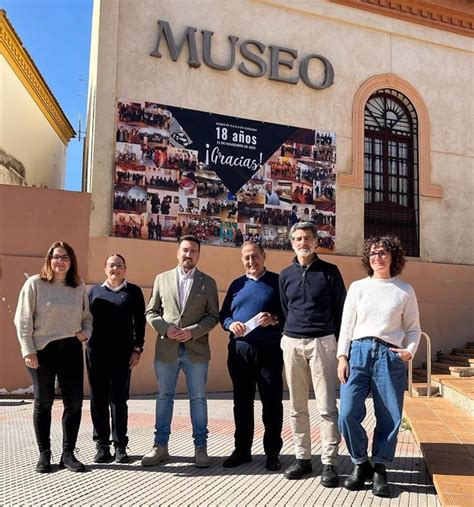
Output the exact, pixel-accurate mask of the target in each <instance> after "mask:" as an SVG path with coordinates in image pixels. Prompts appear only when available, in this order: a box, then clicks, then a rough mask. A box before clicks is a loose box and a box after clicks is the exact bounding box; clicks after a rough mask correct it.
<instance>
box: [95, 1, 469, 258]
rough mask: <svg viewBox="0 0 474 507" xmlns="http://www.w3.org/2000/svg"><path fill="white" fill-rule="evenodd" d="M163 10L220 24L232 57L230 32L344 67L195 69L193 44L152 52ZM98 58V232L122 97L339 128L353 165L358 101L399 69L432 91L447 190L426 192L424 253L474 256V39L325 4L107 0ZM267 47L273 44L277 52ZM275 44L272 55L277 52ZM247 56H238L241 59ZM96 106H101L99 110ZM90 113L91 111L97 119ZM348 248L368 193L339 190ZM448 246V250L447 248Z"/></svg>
mask: <svg viewBox="0 0 474 507" xmlns="http://www.w3.org/2000/svg"><path fill="white" fill-rule="evenodd" d="M158 19H163V20H166V21H168V22H169V23H170V25H171V28H172V30H173V33H174V35H175V37H176V38H178V37H181V34H182V33H183V31H184V29H185V27H186V26H194V27H196V28H198V37H197V40H198V41H199V42H198V48H200V37H199V30H201V29H209V30H213V31H214V32H215V33H214V37H213V56H214V57H215V59H217V60H218V59H219V57H222V58H223V59H224V60H225V59H226V57H227V49H228V41H227V40H226V37H227V36H228V35H231V34H232V35H236V36H238V37H240V40H241V41H242V40H246V39H257V40H259V41H261V42H263V43H264V44H266V45H267V46H268V45H270V44H275V45H281V46H284V47H290V48H294V49H297V50H298V52H299V54H300V55H305V54H309V53H315V52H317V53H320V54H322V55H324V56H326V57H327V58H328V59H329V60H330V61H331V63H332V64H333V66H334V69H335V82H334V85H333V86H332V87H330V88H329V89H326V90H323V91H315V90H312V89H310V88H308V87H306V86H305V85H304V84H303V83H302V82H300V83H298V84H297V85H295V86H292V85H288V84H284V83H277V82H275V81H269V80H268V79H266V78H260V79H252V78H248V77H246V76H244V75H242V74H240V73H239V72H238V71H237V70H236V68H235V67H234V69H232V70H230V71H226V72H223V71H216V70H213V69H210V68H208V67H207V66H205V65H204V64H203V65H202V66H201V67H200V68H197V69H191V68H190V67H189V66H188V65H187V63H186V60H187V52H186V50H184V51H183V53H184V54H182V55H181V57H180V59H179V60H178V62H173V61H172V60H171V58H170V57H169V56H168V55H167V49H166V47H165V44H162V46H161V48H162V52H163V53H164V55H165V56H164V57H163V58H161V59H157V58H152V57H150V56H149V53H150V52H151V51H152V50H153V49H154V46H155V43H156V36H157V25H156V22H157V20H158ZM94 27H95V29H96V30H97V33H95V34H94V36H93V46H94V45H95V47H93V49H92V51H93V52H96V55H97V58H94V59H93V60H92V61H91V69H90V70H91V79H92V82H93V83H94V93H95V95H94V97H93V99H92V100H91V103H92V106H93V108H92V109H91V112H93V114H94V119H93V121H91V129H93V130H91V132H93V134H94V139H93V142H94V146H93V148H92V150H91V152H90V164H89V167H88V171H89V174H90V180H89V186H88V190H89V191H91V192H92V199H93V203H94V211H93V214H92V217H91V233H92V235H94V236H104V235H108V234H109V231H110V221H111V205H112V197H111V194H112V184H111V182H112V172H113V168H114V164H113V154H114V143H115V140H114V113H115V99H116V98H117V97H122V98H128V99H131V100H132V99H135V100H138V101H145V100H151V101H156V102H161V103H164V104H169V105H175V106H182V107H186V108H191V109H198V110H203V111H213V112H217V113H220V114H226V115H235V116H240V117H246V118H251V119H256V120H264V121H269V122H275V123H282V124H288V125H298V126H301V127H306V128H324V129H326V130H329V131H335V132H336V135H337V157H338V162H337V170H338V172H342V173H350V172H351V170H352V110H351V108H352V103H353V99H354V95H355V94H356V92H357V90H358V88H359V87H360V86H361V85H362V83H363V82H364V81H365V80H366V79H368V78H370V77H372V76H375V75H378V74H383V73H394V74H396V75H397V76H399V77H401V78H403V79H405V80H406V81H408V82H409V83H410V84H411V85H413V86H414V87H415V89H416V90H417V91H418V92H419V93H420V95H421V96H422V98H423V100H424V102H425V104H426V106H427V108H428V112H429V118H430V126H431V131H432V136H431V140H430V142H431V158H432V166H433V182H434V183H437V184H441V185H442V186H443V189H444V192H445V193H444V196H443V197H442V198H432V197H421V198H420V223H421V228H420V243H421V245H420V246H421V259H423V260H427V261H434V262H447V263H467V264H469V263H472V262H473V255H472V251H473V246H474V240H473V238H474V235H473V228H472V227H471V225H470V219H469V217H470V216H472V215H473V214H474V205H473V201H472V199H470V198H469V195H471V194H472V191H473V189H474V185H473V161H474V152H473V150H474V143H473V135H474V134H473V132H474V129H473V118H474V114H473V113H474V111H473V103H474V100H473V99H474V95H473V91H472V86H471V84H472V82H473V78H474V75H473V45H472V40H471V39H469V38H468V37H464V36H461V35H456V34H453V33H449V32H444V31H442V30H437V29H434V28H429V27H424V26H420V25H416V24H414V23H408V22H404V21H400V20H396V19H392V18H388V17H384V16H379V15H376V14H372V13H368V12H364V11H359V10H357V9H352V8H348V7H341V6H339V5H335V4H331V3H328V2H322V1H312V0H311V1H310V0H301V1H299V2H291V3H288V2H284V1H276V0H275V1H264V0H254V1H252V0H233V1H232V2H221V1H218V0H201V1H200V2H199V3H198V4H196V2H194V1H193V0H179V1H176V2H168V1H166V0H142V2H141V3H140V7H137V4H136V2H134V1H133V0H117V1H116V0H100V1H97V2H96V6H95V11H94ZM267 53H268V50H267ZM267 53H265V55H266V56H265V57H267V56H268V54H267ZM238 62H239V57H238V56H237V61H236V65H237V64H238ZM94 107H95V109H94ZM90 120H91V118H90ZM336 206H337V226H336V227H337V230H336V233H337V239H336V241H337V243H336V248H337V252H338V253H339V254H344V255H355V254H358V253H360V250H361V243H362V240H363V216H364V215H363V213H364V204H363V192H362V190H358V189H353V188H348V187H341V186H340V185H339V186H338V188H337V202H336ZM447 245H449V248H447Z"/></svg>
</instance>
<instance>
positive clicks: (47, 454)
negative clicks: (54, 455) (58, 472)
mask: <svg viewBox="0 0 474 507" xmlns="http://www.w3.org/2000/svg"><path fill="white" fill-rule="evenodd" d="M36 471H37V472H38V473H40V474H49V472H51V451H49V450H48V451H41V452H40V456H39V459H38V463H37V464H36Z"/></svg>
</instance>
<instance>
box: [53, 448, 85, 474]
mask: <svg viewBox="0 0 474 507" xmlns="http://www.w3.org/2000/svg"><path fill="white" fill-rule="evenodd" d="M59 468H67V469H68V470H69V471H71V472H85V471H86V467H85V466H84V465H83V464H82V463H81V462H80V461H78V460H77V459H76V456H74V453H73V452H71V451H63V455H62V456H61V461H60V462H59Z"/></svg>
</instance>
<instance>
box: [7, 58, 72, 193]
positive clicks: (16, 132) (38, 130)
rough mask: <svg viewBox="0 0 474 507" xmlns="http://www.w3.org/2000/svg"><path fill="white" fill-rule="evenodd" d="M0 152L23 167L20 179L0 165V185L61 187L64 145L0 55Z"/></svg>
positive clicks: (64, 166) (63, 169) (64, 156)
mask: <svg viewBox="0 0 474 507" xmlns="http://www.w3.org/2000/svg"><path fill="white" fill-rule="evenodd" d="M0 150H2V151H3V152H5V153H6V154H7V155H10V156H11V157H13V158H14V159H16V160H17V161H19V162H21V163H22V164H23V166H24V168H25V179H24V180H23V179H19V178H17V177H15V175H14V174H13V173H11V172H10V171H8V170H7V169H6V168H5V167H4V166H3V165H2V164H0V183H3V184H15V185H18V184H23V185H25V184H26V185H28V186H37V187H40V186H46V187H48V188H57V189H59V188H63V187H64V179H65V174H66V150H67V146H66V145H65V144H64V143H63V141H62V140H61V138H60V137H59V136H58V134H57V133H56V132H55V131H54V129H53V127H52V126H51V124H50V123H49V121H48V120H47V119H46V117H45V115H44V113H43V112H42V111H41V109H40V108H39V107H38V105H37V104H36V102H35V101H34V100H33V98H32V97H31V95H30V93H29V92H28V91H27V90H26V88H25V87H24V85H23V84H22V82H21V81H20V80H19V79H18V77H17V75H16V74H15V73H14V72H13V70H12V68H11V67H10V65H9V64H8V62H7V61H6V60H5V58H4V57H3V56H2V55H0Z"/></svg>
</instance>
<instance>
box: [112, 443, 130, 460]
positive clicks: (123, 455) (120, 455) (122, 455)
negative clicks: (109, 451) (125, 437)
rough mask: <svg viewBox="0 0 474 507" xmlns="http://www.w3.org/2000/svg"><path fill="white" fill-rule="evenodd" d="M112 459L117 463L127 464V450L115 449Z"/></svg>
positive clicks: (124, 448)
mask: <svg viewBox="0 0 474 507" xmlns="http://www.w3.org/2000/svg"><path fill="white" fill-rule="evenodd" d="M114 458H115V461H116V462H117V463H128V462H129V461H130V460H129V458H128V454H127V449H126V447H125V446H123V447H119V446H117V447H115V454H114Z"/></svg>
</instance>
